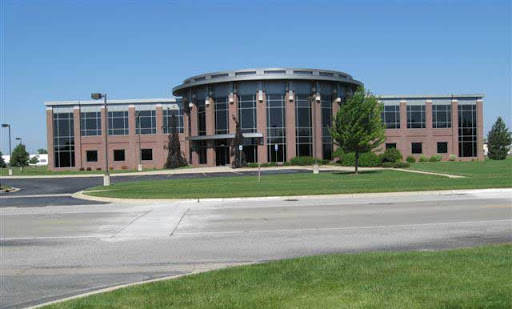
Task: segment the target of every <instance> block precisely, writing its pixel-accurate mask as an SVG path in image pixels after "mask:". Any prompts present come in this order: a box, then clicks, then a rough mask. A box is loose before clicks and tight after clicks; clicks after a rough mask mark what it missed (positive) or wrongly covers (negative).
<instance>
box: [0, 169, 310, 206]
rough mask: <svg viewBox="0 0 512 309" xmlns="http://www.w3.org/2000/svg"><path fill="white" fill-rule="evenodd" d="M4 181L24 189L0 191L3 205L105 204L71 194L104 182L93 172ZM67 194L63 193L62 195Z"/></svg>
mask: <svg viewBox="0 0 512 309" xmlns="http://www.w3.org/2000/svg"><path fill="white" fill-rule="evenodd" d="M307 172H310V171H307V170H301V169H283V170H263V171H262V174H267V175H269V174H288V173H307ZM248 175H254V176H255V175H257V171H242V172H238V171H233V172H213V173H211V172H210V173H192V172H191V173H184V174H173V175H146V176H126V175H117V176H113V177H112V182H113V183H116V182H126V181H141V180H158V179H186V178H207V177H239V176H248ZM2 182H5V184H7V185H10V186H12V187H16V188H20V189H21V190H20V191H18V192H14V193H9V194H3V195H0V207H12V206H15V207H36V206H63V205H80V204H84V203H86V204H102V203H97V202H84V201H81V200H76V199H74V198H71V194H72V193H75V192H78V191H81V190H84V189H87V188H90V187H93V186H99V185H101V184H103V178H102V176H101V175H91V177H80V178H76V177H75V178H72V177H62V178H60V177H59V178H39V179H36V178H33V179H30V178H24V179H5V180H2ZM66 194H67V195H68V196H62V195H66Z"/></svg>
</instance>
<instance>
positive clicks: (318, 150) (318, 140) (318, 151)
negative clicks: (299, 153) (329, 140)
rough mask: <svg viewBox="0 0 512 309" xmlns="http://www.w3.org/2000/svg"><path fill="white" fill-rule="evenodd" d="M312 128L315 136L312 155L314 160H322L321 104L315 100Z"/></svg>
mask: <svg viewBox="0 0 512 309" xmlns="http://www.w3.org/2000/svg"><path fill="white" fill-rule="evenodd" d="M313 109H314V111H312V112H313V115H314V119H313V126H314V130H313V131H314V132H315V136H313V139H314V141H315V142H314V143H313V144H314V147H315V149H313V153H314V157H315V158H319V159H322V157H323V155H322V104H321V103H320V102H319V101H317V100H315V101H313Z"/></svg>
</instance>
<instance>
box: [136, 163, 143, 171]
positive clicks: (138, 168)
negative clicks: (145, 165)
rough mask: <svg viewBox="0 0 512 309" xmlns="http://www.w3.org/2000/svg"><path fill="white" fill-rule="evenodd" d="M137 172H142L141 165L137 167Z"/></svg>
mask: <svg viewBox="0 0 512 309" xmlns="http://www.w3.org/2000/svg"><path fill="white" fill-rule="evenodd" d="M137 171H139V172H142V164H139V165H137Z"/></svg>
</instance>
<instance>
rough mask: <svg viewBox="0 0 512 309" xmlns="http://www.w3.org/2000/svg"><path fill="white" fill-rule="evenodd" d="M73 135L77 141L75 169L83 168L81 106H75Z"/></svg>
mask: <svg viewBox="0 0 512 309" xmlns="http://www.w3.org/2000/svg"><path fill="white" fill-rule="evenodd" d="M73 135H74V141H75V169H80V168H82V142H81V137H82V136H81V134H80V106H75V107H73Z"/></svg>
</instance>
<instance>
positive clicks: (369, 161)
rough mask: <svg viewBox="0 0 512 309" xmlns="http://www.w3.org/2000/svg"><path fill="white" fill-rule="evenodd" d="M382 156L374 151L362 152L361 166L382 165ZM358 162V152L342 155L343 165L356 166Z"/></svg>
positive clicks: (360, 156) (360, 157)
mask: <svg viewBox="0 0 512 309" xmlns="http://www.w3.org/2000/svg"><path fill="white" fill-rule="evenodd" d="M380 163H381V161H380V157H379V156H378V155H377V154H375V153H373V152H366V153H361V154H360V155H359V166H361V167H375V166H380ZM355 164H356V154H355V153H353V152H350V153H345V154H343V155H342V156H341V165H343V166H354V165H355Z"/></svg>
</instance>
